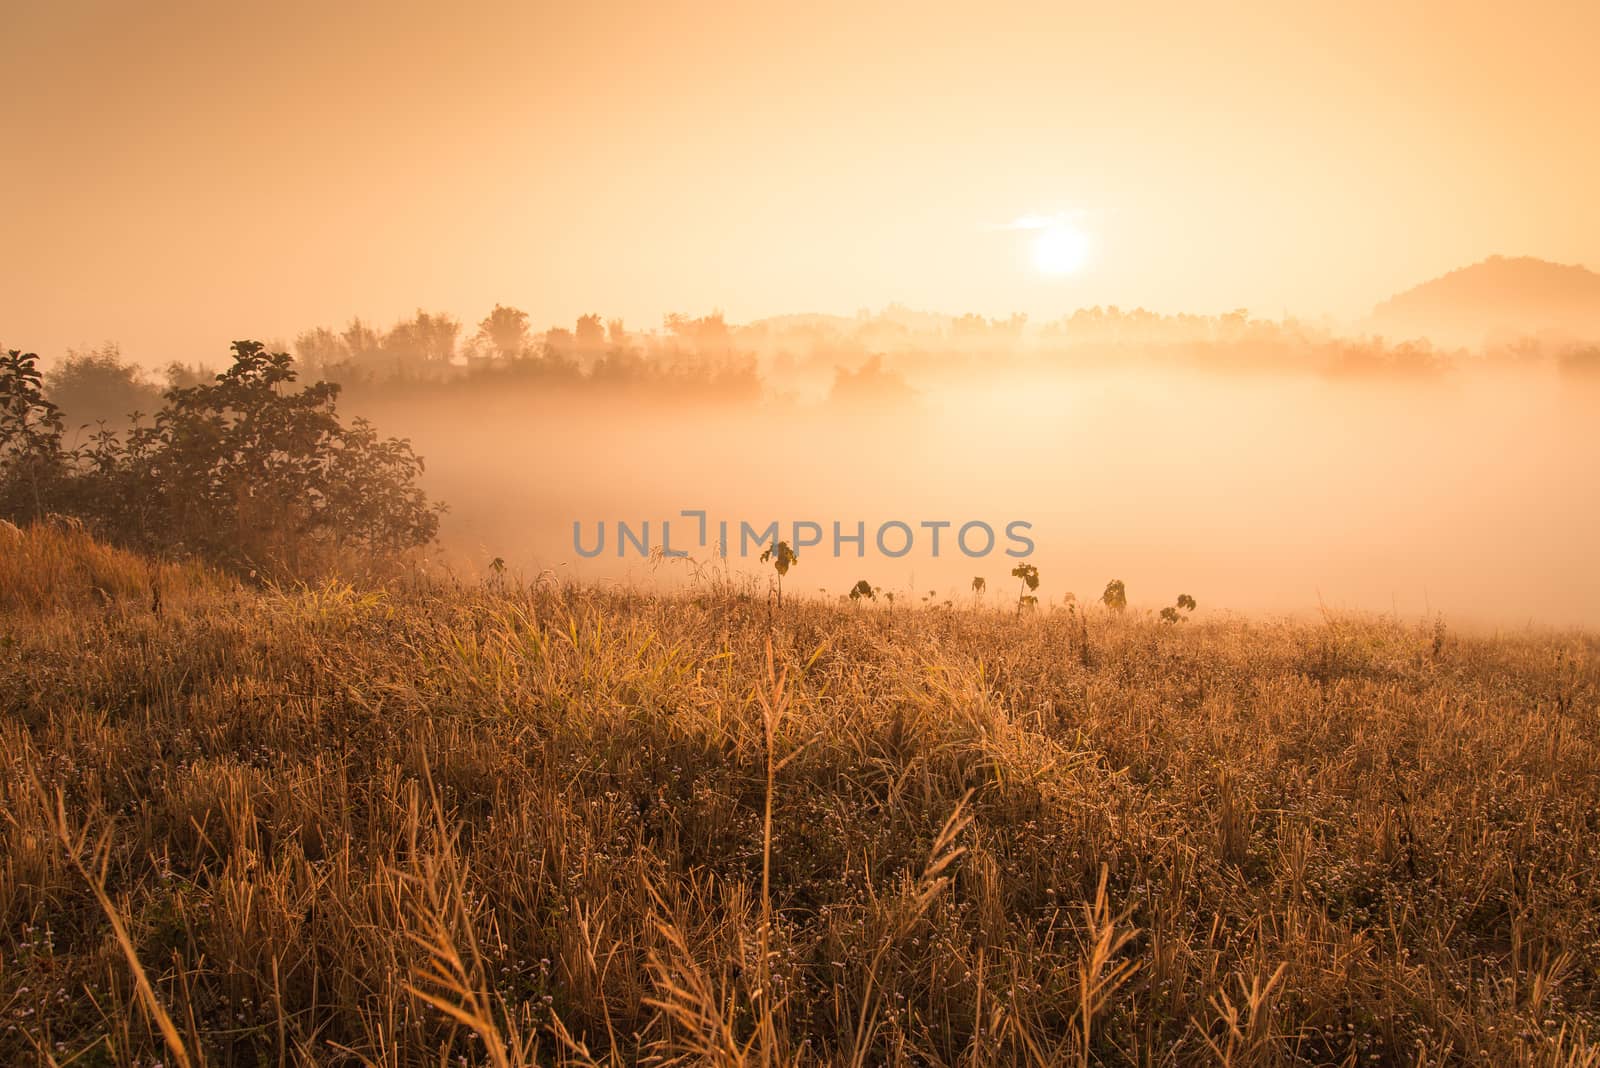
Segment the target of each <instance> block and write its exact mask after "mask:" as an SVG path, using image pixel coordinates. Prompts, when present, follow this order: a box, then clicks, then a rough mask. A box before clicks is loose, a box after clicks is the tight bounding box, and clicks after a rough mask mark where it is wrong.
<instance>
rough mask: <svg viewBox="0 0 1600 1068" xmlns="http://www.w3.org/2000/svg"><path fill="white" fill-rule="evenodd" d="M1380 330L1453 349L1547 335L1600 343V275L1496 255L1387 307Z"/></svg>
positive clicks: (1379, 316)
mask: <svg viewBox="0 0 1600 1068" xmlns="http://www.w3.org/2000/svg"><path fill="white" fill-rule="evenodd" d="M1372 325H1373V327H1374V328H1375V329H1376V330H1378V331H1379V332H1380V333H1383V334H1386V335H1389V336H1391V337H1396V338H1407V337H1428V338H1432V339H1433V340H1435V341H1437V342H1440V343H1444V344H1449V345H1466V346H1476V345H1480V344H1483V343H1484V342H1485V340H1486V339H1488V340H1492V339H1494V338H1496V337H1510V338H1516V337H1523V336H1532V335H1538V334H1544V333H1555V334H1559V335H1567V336H1570V337H1572V338H1575V339H1581V340H1595V339H1600V274H1596V273H1595V272H1594V271H1591V270H1589V269H1588V268H1586V267H1581V266H1577V265H1568V264H1560V263H1550V262H1548V261H1546V260H1540V259H1534V258H1532V257H1529V256H1519V257H1512V258H1508V257H1504V256H1491V257H1489V258H1488V259H1486V260H1484V261H1483V262H1481V263H1475V264H1473V265H1472V266H1470V267H1463V268H1461V269H1460V270H1456V271H1451V272H1450V273H1449V274H1445V275H1442V276H1440V277H1438V278H1434V279H1432V280H1430V281H1427V282H1423V283H1422V284H1421V285H1418V286H1415V287H1413V288H1411V289H1408V290H1406V291H1405V292H1404V293H1400V294H1398V295H1396V296H1394V297H1391V298H1390V299H1388V300H1386V301H1384V302H1382V303H1381V304H1379V305H1378V306H1377V307H1376V308H1374V309H1373V312H1372Z"/></svg>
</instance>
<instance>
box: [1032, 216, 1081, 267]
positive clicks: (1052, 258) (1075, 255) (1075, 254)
mask: <svg viewBox="0 0 1600 1068" xmlns="http://www.w3.org/2000/svg"><path fill="white" fill-rule="evenodd" d="M1088 262H1089V235H1088V234H1086V233H1084V232H1083V231H1082V230H1079V229H1078V228H1077V227H1075V226H1067V225H1063V224H1059V223H1058V224H1056V225H1053V226H1047V227H1045V228H1044V229H1043V230H1040V231H1039V234H1038V236H1037V237H1035V238H1034V239H1033V265H1034V266H1035V267H1037V268H1038V269H1039V270H1040V271H1042V272H1043V273H1045V274H1077V273H1078V272H1079V271H1081V270H1083V268H1084V266H1085V265H1086V264H1087V263H1088Z"/></svg>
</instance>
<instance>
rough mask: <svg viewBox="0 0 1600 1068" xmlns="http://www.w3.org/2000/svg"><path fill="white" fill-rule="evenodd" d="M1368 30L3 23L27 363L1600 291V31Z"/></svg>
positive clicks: (298, 9) (720, 21)
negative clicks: (237, 343)
mask: <svg viewBox="0 0 1600 1068" xmlns="http://www.w3.org/2000/svg"><path fill="white" fill-rule="evenodd" d="M1335 8H1336V6H1335V5H1283V4H1260V5H1244V4H1222V5H1196V4H1131V5H1110V4H1103V3H1094V4H1077V3H1062V2H1056V3H1050V4H1040V5H1015V4H1007V3H985V4H981V5H980V4H970V3H959V4H957V3H941V2H935V0H925V2H923V3H918V4H899V3H895V4H880V5H863V4H859V3H849V4H833V3H827V2H819V3H809V4H805V5H792V4H789V5H778V4H772V3H763V2H757V3H750V2H746V3H742V4H702V3H670V2H663V3H653V4H637V5H615V4H608V3H585V4H570V3H563V4H559V5H557V4H538V3H519V4H503V5H502V4H481V3H477V4H475V3H460V4H451V5H445V4H438V3H429V4H417V5H406V4H395V3H390V4H382V5H378V4H367V3H362V2H348V3H338V4H327V3H299V2H287V3H274V4H270V5H269V4H252V5H242V4H241V5H233V4H227V5H214V4H172V3H162V2H159V0H154V2H141V3H133V2H121V3H115V2H81V0H56V2H50V3H43V2H41V3H22V2H18V0H0V41H4V42H5V44H6V63H7V81H8V89H7V91H6V92H5V93H4V94H0V159H3V160H4V165H3V167H0V205H4V210H3V211H0V342H3V343H4V344H6V345H8V346H11V347H21V348H25V349H32V350H36V351H39V352H40V353H42V354H45V355H53V354H59V353H61V352H62V351H64V350H65V349H66V348H68V347H83V346H91V345H98V344H101V343H103V342H106V341H115V342H117V343H119V344H120V345H121V347H122V350H123V352H124V354H125V355H127V356H130V357H132V358H135V359H137V360H140V361H141V362H145V363H148V364H151V365H160V364H164V363H166V362H168V361H169V360H172V359H182V360H196V359H207V360H210V361H211V362H215V361H216V359H218V358H219V357H220V356H221V355H222V354H223V353H224V352H225V349H226V345H227V342H228V341H230V340H232V339H234V338H239V337H262V338H269V339H272V338H280V339H292V338H293V336H294V334H296V333H297V332H299V331H300V330H302V329H305V328H308V327H311V326H316V325H331V326H332V325H340V324H342V323H344V322H346V321H348V320H349V319H350V318H351V317H352V316H357V315H359V316H361V317H363V318H365V319H367V320H369V321H372V322H376V323H378V324H379V325H387V324H388V323H390V322H392V321H394V320H395V319H397V318H399V317H401V316H403V315H406V314H409V313H411V312H413V311H414V310H416V309H418V308H425V309H428V310H437V311H446V312H450V313H453V314H455V315H457V316H459V317H461V318H462V319H464V320H466V321H468V322H469V323H470V322H474V321H476V320H477V319H478V318H480V317H481V316H482V315H483V314H484V313H485V312H486V311H487V310H488V309H489V308H490V307H491V306H492V305H493V304H495V303H497V302H500V303H508V304H514V305H516V306H518V307H521V308H523V309H525V310H527V311H528V312H529V313H530V315H531V317H532V319H533V321H534V322H535V323H536V324H539V325H541V326H543V325H548V324H553V323H566V324H570V323H571V322H572V320H573V319H575V318H576V317H577V316H578V315H580V314H583V313H586V312H591V311H598V312H600V313H602V314H604V315H607V316H621V317H623V318H624V319H625V320H627V321H628V323H629V325H630V326H634V327H651V326H655V325H657V324H659V322H660V320H661V317H662V315H663V314H665V313H667V312H671V311H683V312H688V313H693V314H704V313H706V312H709V311H711V310H713V309H720V310H722V311H724V312H725V313H726V314H727V315H728V316H729V318H730V319H733V320H735V321H747V320H750V319H754V318H759V317H763V316H767V315H773V314H782V313H790V312H832V313H838V314H846V315H848V314H853V313H855V312H856V310H857V309H860V308H863V307H870V308H878V307H882V306H884V305H886V304H888V303H890V302H899V303H902V304H906V305H910V306H912V307H916V308H922V309H931V310H941V311H948V312H955V313H959V312H969V311H972V312H978V313H981V314H987V315H996V316H1002V315H1009V314H1010V313H1012V312H1017V311H1020V312H1025V313H1027V314H1028V315H1029V316H1030V317H1031V318H1032V319H1033V320H1035V321H1037V320H1043V319H1049V318H1053V317H1055V316H1058V315H1061V314H1063V313H1066V312H1068V311H1070V310H1072V309H1073V308H1076V307H1080V306H1089V305H1094V304H1118V305H1121V306H1124V307H1128V306H1134V305H1143V306H1145V307H1149V308H1154V309H1157V310H1161V311H1168V312H1172V311H1197V312H1218V311H1224V310H1229V309H1233V308H1237V307H1246V308H1249V309H1250V310H1251V311H1252V312H1254V313H1256V314H1259V315H1263V316H1268V317H1276V316H1278V315H1282V314H1284V313H1286V312H1287V313H1291V314H1296V315H1301V316H1307V317H1316V316H1319V315H1322V314H1331V315H1334V316H1338V317H1353V316H1358V315H1360V314H1362V313H1364V312H1365V311H1366V310H1367V309H1369V308H1370V307H1371V305H1372V304H1373V303H1375V302H1376V301H1378V300H1380V299H1382V298H1384V297H1386V296H1388V295H1390V294H1392V293H1394V292H1395V291H1397V290H1400V289H1404V288H1406V287H1408V286H1410V285H1413V284H1416V283H1417V282H1420V281H1422V280H1424V279H1427V278H1429V277H1432V276H1435V275H1437V274H1440V273H1442V272H1444V271H1447V270H1450V269H1453V268H1455V267H1459V266H1464V265H1466V264H1468V263H1472V262H1475V261H1477V260H1481V259H1483V258H1484V257H1486V256H1488V255H1491V254H1496V253H1500V254H1506V255H1532V256H1539V257H1543V258H1547V259H1551V260H1556V261H1559V262H1566V263H1585V264H1587V265H1589V266H1591V267H1600V212H1597V211H1594V210H1593V208H1592V196H1593V194H1592V190H1591V188H1590V185H1591V184H1592V182H1593V179H1594V175H1595V174H1596V173H1600V128H1597V127H1600V119H1597V118H1596V116H1600V79H1595V78H1594V77H1593V76H1592V73H1591V67H1590V61H1591V56H1592V49H1593V43H1594V41H1596V40H1597V39H1600V5H1589V4H1570V3H1559V4H1523V5H1516V6H1515V7H1513V6H1512V5H1504V4H1495V5H1487V4H1471V3H1456V4H1397V5H1391V4H1388V3H1385V4H1367V3H1352V4H1347V5H1337V9H1335ZM1039 220H1045V222H1044V223H1042V224H1041V223H1040V222H1039ZM1041 239H1043V241H1044V244H1043V246H1041V244H1040V242H1041Z"/></svg>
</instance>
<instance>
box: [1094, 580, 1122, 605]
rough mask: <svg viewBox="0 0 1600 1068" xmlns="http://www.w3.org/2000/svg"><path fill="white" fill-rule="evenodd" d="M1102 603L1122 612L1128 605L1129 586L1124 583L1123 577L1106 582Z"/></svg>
mask: <svg viewBox="0 0 1600 1068" xmlns="http://www.w3.org/2000/svg"><path fill="white" fill-rule="evenodd" d="M1100 603H1101V604H1103V605H1105V606H1106V607H1107V608H1109V609H1111V610H1112V611H1113V612H1120V611H1122V610H1123V609H1125V608H1127V607H1128V588H1127V587H1126V586H1124V585H1123V584H1122V580H1121V579H1112V580H1111V581H1110V582H1108V583H1106V591H1105V592H1104V593H1102V594H1101V595H1100Z"/></svg>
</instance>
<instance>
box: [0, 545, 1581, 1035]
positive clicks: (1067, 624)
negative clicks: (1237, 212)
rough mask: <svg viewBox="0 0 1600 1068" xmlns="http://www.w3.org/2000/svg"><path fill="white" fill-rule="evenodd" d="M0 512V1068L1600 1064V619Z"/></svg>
mask: <svg viewBox="0 0 1600 1068" xmlns="http://www.w3.org/2000/svg"><path fill="white" fill-rule="evenodd" d="M0 539H9V541H8V542H7V544H6V545H5V546H4V552H0V579H3V585H0V591H3V593H0V702H3V705H4V710H5V713H4V716H3V718H0V810H3V814H0V918H3V924H0V1062H3V1063H6V1064H11V1063H17V1064H27V1063H36V1062H37V1063H45V1064H49V1063H57V1064H62V1065H65V1064H69V1063H70V1064H76V1065H95V1064H101V1065H103V1064H118V1065H125V1064H139V1065H150V1064H153V1063H155V1062H157V1061H160V1062H162V1063H163V1064H166V1065H171V1064H175V1063H176V1064H183V1063H188V1064H194V1065H200V1064H210V1065H224V1064H240V1065H256V1064H265V1065H285V1064H301V1063H351V1064H358V1063H359V1064H377V1065H395V1066H398V1065H423V1064H429V1065H437V1064H455V1063H469V1064H482V1063H487V1064H496V1065H519V1064H529V1063H535V1062H539V1063H549V1062H556V1061H563V1060H566V1061H572V1062H577V1063H633V1062H635V1061H637V1060H641V1059H645V1058H653V1059H655V1060H656V1061H657V1062H659V1063H684V1064H702V1063H714V1064H754V1063H760V1064H790V1063H802V1064H813V1063H825V1064H857V1065H865V1064H877V1063H888V1062H896V1063H919V1064H948V1065H958V1064H959V1065H974V1066H976V1065H986V1064H995V1065H1000V1064H1033V1065H1047V1064H1051V1065H1053V1064H1124V1063H1131V1064H1150V1065H1166V1064H1173V1065H1177V1064H1218V1063H1221V1064H1232V1065H1272V1064H1284V1063H1295V1062H1303V1063H1334V1064H1349V1065H1367V1064H1455V1063H1463V1064H1464V1063H1482V1064H1507V1065H1510V1064H1528V1065H1549V1066H1557V1065H1561V1066H1578V1065H1595V1064H1597V1063H1600V1053H1597V1049H1600V1047H1597V1045H1596V1043H1597V1041H1600V1029H1597V1025H1600V1016H1597V1013H1600V862H1597V857H1596V842H1597V837H1596V832H1597V830H1600V815H1597V813H1600V642H1597V640H1596V638H1595V637H1594V636H1591V635H1581V634H1527V633H1518V634H1508V635H1501V636H1496V637H1471V636H1464V635H1457V634H1454V633H1451V632H1449V631H1444V630H1437V629H1435V628H1431V627H1429V628H1419V627H1409V626H1400V625H1396V624H1392V623H1387V622H1382V621H1370V620H1369V621H1357V620H1337V619H1336V620H1330V621H1328V622H1326V623H1325V624H1319V625H1290V624H1263V623H1259V622H1242V621H1230V622H1217V623H1205V622H1196V623H1190V624H1185V625H1182V626H1176V627H1172V626H1163V625H1161V624H1159V623H1156V622H1154V621H1152V620H1149V619H1145V618H1134V617H1132V616H1131V615H1130V617H1129V618H1116V617H1112V616H1110V615H1107V614H1102V613H1100V612H1090V613H1089V614H1088V615H1087V618H1086V619H1079V618H1077V617H1070V618H1069V617H1068V616H1066V615H1064V614H1063V615H1053V616H1044V617H1039V618H1029V617H1024V618H1022V619H1016V618H1014V617H1012V616H1010V615H1000V614H987V613H980V612H970V611H956V612H945V611H936V610H926V611H923V610H914V611H907V610H905V609H903V608H901V609H896V610H895V611H894V612H892V613H891V612H887V611H866V612H856V611H850V610H841V609H837V608H834V607H831V606H821V605H815V604H804V603H797V604H792V605H790V604H787V603H786V606H785V608H784V610H783V612H782V613H781V614H779V615H778V616H777V617H776V618H775V619H773V620H772V621H771V622H770V623H769V617H768V612H767V608H766V606H765V605H764V604H761V603H752V602H747V601H743V600H740V599H739V598H737V597H734V596H726V595H722V594H715V595H712V594H708V595H706V596H705V597H703V598H701V599H696V598H694V597H672V598H653V597H643V596H635V595H629V594H626V593H621V592H603V591H597V590H594V589H583V588H565V589H562V588H553V587H549V586H546V587H544V588H541V589H538V590H515V589H513V590H500V589H467V588H459V587H457V588H442V587H441V588H432V589H429V588H415V586H413V588H404V589H402V588H399V587H389V588H377V589H355V588H351V587H349V586H342V585H337V584H329V585H325V586H321V587H318V588H315V589H310V590H305V591H299V592H267V593H247V592H245V591H242V590H239V589H237V588H233V587H230V586H228V585H227V584H226V583H223V582H221V581H220V580H218V579H215V578H213V577H211V576H208V575H205V574H204V573H202V572H198V571H193V570H190V569H180V571H175V572H163V575H164V576H165V577H163V578H162V579H161V584H162V587H163V589H164V590H165V591H169V592H167V594H166V600H165V607H164V610H163V611H162V612H161V613H160V614H156V613H153V612H151V611H150V606H149V604H148V603H147V602H146V596H147V592H148V575H149V565H147V564H145V563H144V562H143V561H140V560H137V559H136V558H132V557H127V556H126V555H125V554H117V553H113V552H111V551H109V550H105V549H103V548H101V547H98V546H95V545H93V543H91V542H88V541H87V539H83V538H82V537H81V536H80V535H76V534H74V533H72V532H63V531H47V530H34V531H24V532H7V531H0ZM95 588H100V589H103V590H105V591H106V592H107V594H108V595H109V596H107V597H102V596H100V595H99V594H96V593H94V592H93V591H94V589H95ZM179 591H181V592H179Z"/></svg>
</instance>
